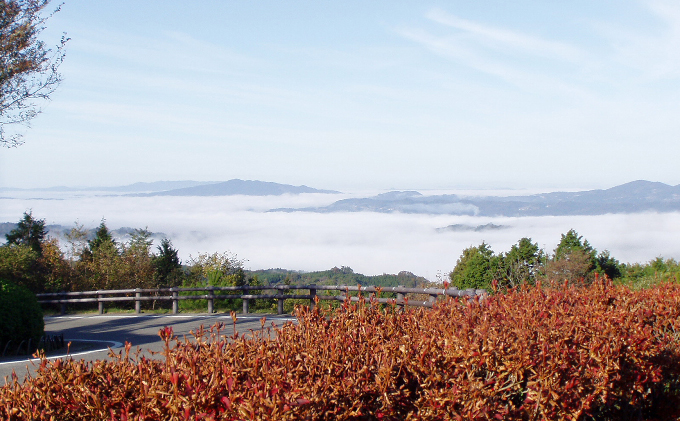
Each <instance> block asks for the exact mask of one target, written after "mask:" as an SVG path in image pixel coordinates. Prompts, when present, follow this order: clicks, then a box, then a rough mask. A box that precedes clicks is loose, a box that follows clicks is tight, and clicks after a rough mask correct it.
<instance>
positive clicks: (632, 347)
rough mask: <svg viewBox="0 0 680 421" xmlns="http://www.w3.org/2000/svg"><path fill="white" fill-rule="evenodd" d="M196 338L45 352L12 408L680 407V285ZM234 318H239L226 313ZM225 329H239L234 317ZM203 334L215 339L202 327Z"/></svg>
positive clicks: (314, 411)
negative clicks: (78, 354)
mask: <svg viewBox="0 0 680 421" xmlns="http://www.w3.org/2000/svg"><path fill="white" fill-rule="evenodd" d="M297 316H298V323H297V324H294V323H290V322H288V323H286V324H285V325H283V326H282V327H280V328H277V329H274V332H270V331H269V330H268V329H267V328H266V327H265V326H266V320H264V319H263V321H262V327H263V329H262V330H261V331H255V332H249V333H246V335H239V334H238V332H236V325H234V333H233V334H232V335H230V336H228V337H227V336H224V335H222V334H221V333H220V329H222V330H224V327H223V326H221V325H220V324H218V325H215V326H213V328H211V329H210V331H209V332H208V331H204V330H203V328H201V329H200V330H199V331H198V332H193V334H194V338H193V339H192V340H189V339H186V338H184V339H183V340H180V339H178V338H174V337H173V336H172V329H171V328H169V327H166V328H164V329H161V331H160V332H159V333H160V336H161V338H162V339H163V340H164V341H165V351H164V353H163V354H164V358H163V359H148V358H145V357H143V356H140V355H139V354H137V355H135V354H134V353H132V354H130V348H131V346H130V344H126V349H125V353H124V354H123V353H122V352H121V353H117V354H116V353H113V352H111V354H110V357H111V358H110V359H109V360H105V361H96V362H92V363H88V362H85V361H82V360H81V361H76V360H72V359H71V360H56V361H48V360H46V359H43V360H42V361H41V363H40V367H39V369H38V373H37V375H36V376H35V377H33V378H28V379H26V380H25V381H24V382H23V383H20V382H19V381H18V380H15V381H14V382H12V383H10V384H9V385H7V386H5V387H2V388H0V415H1V416H4V418H5V419H9V420H28V419H31V420H50V419H69V420H90V419H115V420H118V419H128V420H132V419H134V420H141V419H163V420H170V419H172V420H180V419H192V420H193V419H204V420H218V419H219V420H237V419H239V420H240V419H262V420H268V419H277V420H298V419H310V420H331V419H332V420H335V419H339V420H360V419H366V420H372V419H383V420H401V419H412V420H416V419H418V420H440V419H465V420H489V419H504V420H543V419H550V420H553V419H554V420H557V419H559V420H563V419H564V420H574V421H576V420H591V419H596V420H638V419H650V420H651V419H659V420H661V419H663V420H670V419H677V418H678V416H680V372H679V370H680V337H679V336H678V332H680V321H679V320H680V285H676V284H665V285H660V286H657V287H654V288H650V289H646V290H642V291H631V290H630V289H628V288H626V287H620V286H612V285H611V284H609V283H608V284H604V283H602V282H598V283H594V284H593V285H591V286H588V287H580V288H577V287H573V286H569V285H566V286H564V287H563V288H552V289H551V288H532V289H529V290H521V291H516V290H511V291H510V292H509V293H508V294H497V295H494V296H490V297H487V298H485V299H483V300H479V299H476V300H474V301H469V300H467V299H458V300H455V299H452V298H450V299H447V300H446V301H444V302H441V303H439V304H438V305H437V306H436V307H435V308H433V309H432V310H426V309H422V308H421V309H417V310H413V309H410V310H405V311H398V310H397V308H396V307H395V306H390V307H387V308H386V309H384V310H382V309H381V308H380V307H379V306H377V305H376V304H375V303H374V302H373V303H371V305H369V306H366V305H364V304H363V303H359V304H356V303H350V302H347V301H346V302H344V304H343V305H342V307H341V308H340V309H338V310H337V311H336V312H335V313H334V315H333V317H328V316H329V315H328V313H325V312H323V311H321V310H319V309H318V306H317V307H316V308H315V310H314V311H311V312H310V311H308V310H306V309H305V308H303V307H299V308H298V312H297ZM232 317H235V315H234V314H232ZM227 330H228V331H229V332H231V328H229V329H227ZM206 336H208V338H206Z"/></svg>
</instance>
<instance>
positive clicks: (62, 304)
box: [60, 291, 68, 316]
mask: <svg viewBox="0 0 680 421" xmlns="http://www.w3.org/2000/svg"><path fill="white" fill-rule="evenodd" d="M62 293H64V294H65V293H66V291H62ZM60 298H61V299H62V300H66V299H67V298H68V297H67V296H66V295H62V296H61V297H60ZM60 310H61V311H60V312H61V315H62V316H63V315H65V314H66V303H61V308H60Z"/></svg>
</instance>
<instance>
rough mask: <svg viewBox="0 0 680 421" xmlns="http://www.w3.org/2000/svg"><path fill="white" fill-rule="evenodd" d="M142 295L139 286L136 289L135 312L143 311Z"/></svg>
mask: <svg viewBox="0 0 680 421" xmlns="http://www.w3.org/2000/svg"><path fill="white" fill-rule="evenodd" d="M141 297H142V292H141V291H140V289H139V288H136V289H135V313H137V314H139V313H141V312H142V301H141V300H140V298H141Z"/></svg>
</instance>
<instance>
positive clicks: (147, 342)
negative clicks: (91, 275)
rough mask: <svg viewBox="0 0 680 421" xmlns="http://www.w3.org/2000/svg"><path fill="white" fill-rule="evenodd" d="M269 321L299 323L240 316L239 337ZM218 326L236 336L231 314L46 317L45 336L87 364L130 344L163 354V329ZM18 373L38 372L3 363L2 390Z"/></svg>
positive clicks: (180, 331)
mask: <svg viewBox="0 0 680 421" xmlns="http://www.w3.org/2000/svg"><path fill="white" fill-rule="evenodd" d="M262 317H266V318H267V322H266V323H267V326H271V322H274V323H276V324H277V325H279V326H280V325H283V324H284V323H285V322H286V321H295V318H294V317H291V316H287V315H282V316H279V315H270V314H266V315H265V314H249V315H240V314H239V315H237V322H236V329H237V331H238V332H239V333H248V332H249V330H250V329H252V330H260V328H261V324H260V319H261V318H262ZM217 322H222V323H224V324H225V329H224V330H223V332H224V334H226V335H231V334H232V333H233V327H232V320H231V316H229V315H228V314H224V313H220V314H213V315H208V314H176V315H144V314H141V315H136V314H132V315H130V314H111V315H108V314H107V315H101V316H100V315H80V316H78V315H74V316H56V317H45V333H46V334H49V335H54V334H60V333H63V334H64V340H65V342H66V343H68V342H69V341H72V353H71V356H72V357H73V358H76V359H84V360H86V361H94V360H101V359H103V358H107V356H108V352H109V347H110V348H113V349H117V348H121V347H122V346H123V344H124V343H125V342H126V341H127V342H130V343H131V344H132V346H133V348H132V349H133V350H134V349H135V347H140V348H141V349H142V350H143V351H144V355H146V356H150V353H149V352H148V351H149V350H152V351H161V350H162V349H163V346H162V345H163V342H162V341H161V340H160V337H159V336H158V331H159V329H161V328H163V327H165V326H172V328H173V331H174V333H175V335H177V336H179V337H182V335H187V336H188V335H189V331H190V330H196V329H197V328H199V327H200V326H201V325H203V326H204V327H206V328H208V327H210V326H212V325H213V324H215V323H217ZM49 357H50V359H52V358H61V357H63V352H58V353H53V354H50V355H49ZM12 370H15V371H16V373H17V375H18V376H19V378H20V379H23V378H24V376H25V375H26V374H27V373H31V374H34V373H35V369H34V367H33V364H31V360H30V359H29V358H26V357H22V358H4V359H0V386H1V385H4V384H5V382H4V378H5V377H6V376H10V375H11V374H12Z"/></svg>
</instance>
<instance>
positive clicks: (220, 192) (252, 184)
mask: <svg viewBox="0 0 680 421" xmlns="http://www.w3.org/2000/svg"><path fill="white" fill-rule="evenodd" d="M301 193H339V192H337V191H333V190H319V189H314V188H311V187H307V186H292V185H289V184H279V183H272V182H267V181H255V180H239V179H234V180H229V181H224V182H220V183H212V184H206V185H201V186H193V187H185V188H179V189H172V190H167V191H161V192H153V193H146V194H135V195H132V196H233V195H245V196H280V195H282V194H301Z"/></svg>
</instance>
